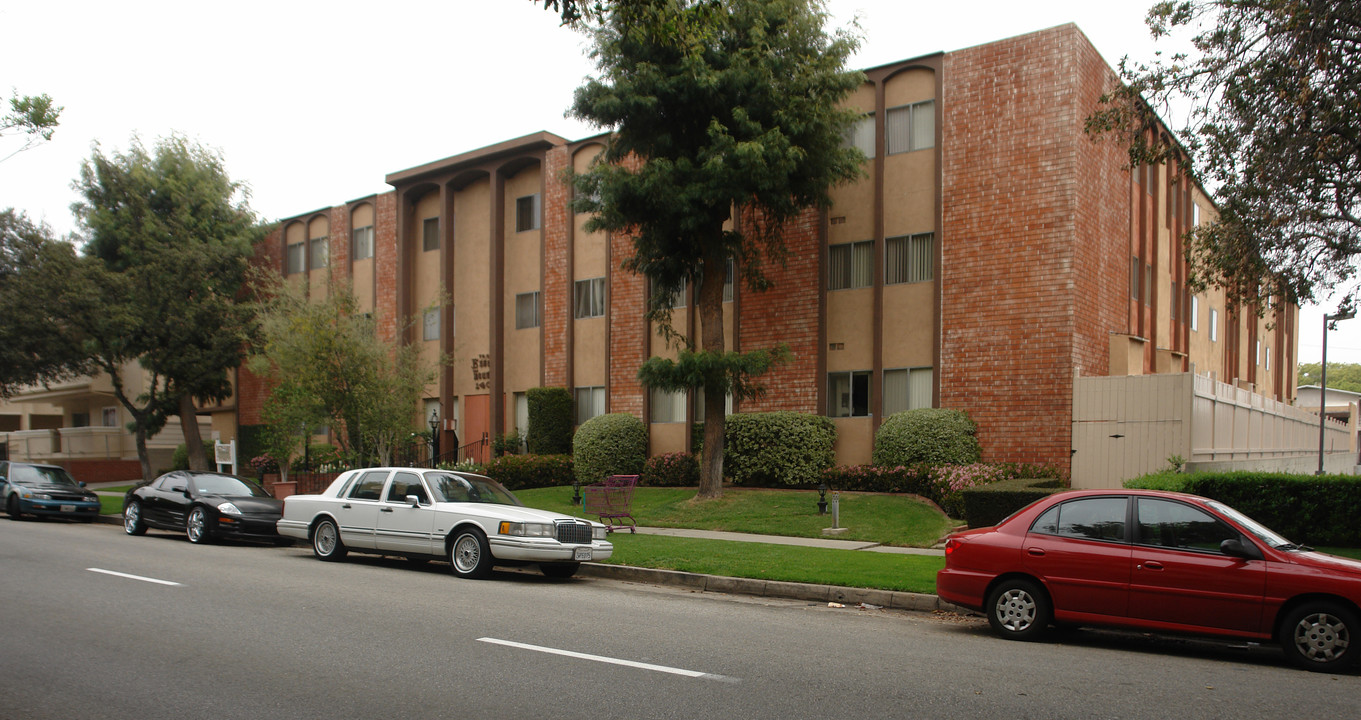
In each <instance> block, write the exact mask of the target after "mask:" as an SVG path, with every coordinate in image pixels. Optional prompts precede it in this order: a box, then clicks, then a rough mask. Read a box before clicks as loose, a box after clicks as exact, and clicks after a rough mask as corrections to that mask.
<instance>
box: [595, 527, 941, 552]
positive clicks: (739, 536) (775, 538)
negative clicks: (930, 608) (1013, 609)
mask: <svg viewBox="0 0 1361 720" xmlns="http://www.w3.org/2000/svg"><path fill="white" fill-rule="evenodd" d="M615 533H618V534H621V535H622V534H624V531H622V530H616V531H615ZM638 534H640V535H664V536H667V537H683V538H700V539H704V540H730V541H733V542H757V543H768V544H770V545H797V546H799V547H819V548H829V549H832V550H868V551H869V552H880V553H892V554H897V555H937V556H944V555H945V551H944V550H940V549H937V548H909V547H893V546H890V545H881V544H879V543H876V542H868V541H865V540H836V539H833V538H806V537H789V536H787V535H756V534H753V533H735V532H723V531H720V530H688V529H683V528H652V527H639V528H638Z"/></svg>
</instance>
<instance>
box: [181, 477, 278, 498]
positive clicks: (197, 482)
mask: <svg viewBox="0 0 1361 720" xmlns="http://www.w3.org/2000/svg"><path fill="white" fill-rule="evenodd" d="M194 486H195V487H197V488H198V491H199V493H200V494H202V495H231V496H236V497H272V496H271V495H270V494H269V493H267V492H265V490H264V488H262V487H260V486H259V485H256V484H255V483H250V482H246V481H245V480H242V479H241V478H238V477H232V476H231V475H195V476H194Z"/></svg>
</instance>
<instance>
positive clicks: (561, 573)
mask: <svg viewBox="0 0 1361 720" xmlns="http://www.w3.org/2000/svg"><path fill="white" fill-rule="evenodd" d="M580 567H581V563H576V562H560V563H539V572H541V573H543V574H544V575H545V576H547V577H551V578H562V579H564V580H565V579H567V578H569V577H572V576H573V575H576V574H577V569H578V568H580Z"/></svg>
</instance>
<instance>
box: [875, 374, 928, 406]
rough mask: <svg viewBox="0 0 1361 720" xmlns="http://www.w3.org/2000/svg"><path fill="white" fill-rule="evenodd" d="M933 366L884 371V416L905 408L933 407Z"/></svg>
mask: <svg viewBox="0 0 1361 720" xmlns="http://www.w3.org/2000/svg"><path fill="white" fill-rule="evenodd" d="M933 373H934V371H933V370H932V368H929V367H926V368H897V369H894V370H885V371H884V417H888V416H889V415H892V414H894V413H900V412H903V411H904V410H916V409H917V408H929V407H931V396H932V385H933V382H932V381H933Z"/></svg>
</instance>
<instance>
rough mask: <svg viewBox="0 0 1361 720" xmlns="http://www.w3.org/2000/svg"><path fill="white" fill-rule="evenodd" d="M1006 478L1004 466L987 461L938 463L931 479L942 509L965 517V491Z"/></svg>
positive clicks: (954, 515)
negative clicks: (951, 463)
mask: <svg viewBox="0 0 1361 720" xmlns="http://www.w3.org/2000/svg"><path fill="white" fill-rule="evenodd" d="M1005 479H1006V475H1005V474H1004V471H1003V469H1002V468H1000V467H998V466H996V465H988V464H986V463H970V464H968V465H938V466H936V467H933V468H931V481H932V485H934V489H935V497H934V498H932V499H934V500H935V501H936V504H937V505H940V509H941V510H944V511H945V514H946V515H949V516H950V517H952V518H963V517H964V491H965V490H968V489H969V488H975V487H978V486H980V485H987V484H989V483H995V482H1000V481H1002V480H1005Z"/></svg>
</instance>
